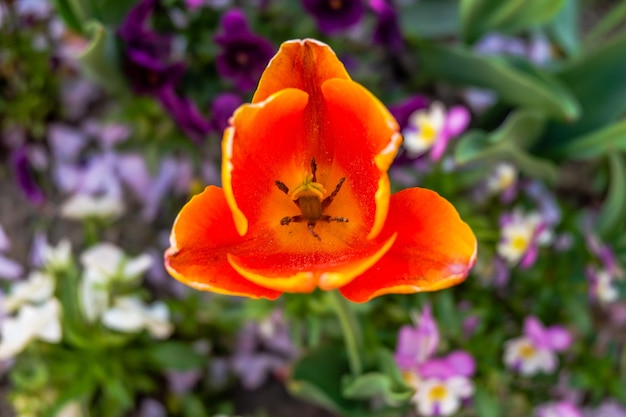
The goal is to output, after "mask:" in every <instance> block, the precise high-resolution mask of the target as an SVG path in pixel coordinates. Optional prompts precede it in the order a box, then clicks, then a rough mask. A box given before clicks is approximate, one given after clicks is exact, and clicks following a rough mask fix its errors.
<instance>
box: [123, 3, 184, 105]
mask: <svg viewBox="0 0 626 417" xmlns="http://www.w3.org/2000/svg"><path fill="white" fill-rule="evenodd" d="M157 3H158V0H141V1H140V2H139V3H138V4H137V5H136V6H135V7H133V8H132V9H131V10H130V12H129V13H128V15H127V16H126V19H124V22H123V23H122V26H121V27H120V28H119V30H118V36H119V37H120V39H121V40H122V41H123V42H124V52H125V54H124V57H125V60H124V63H123V64H124V70H125V72H126V73H127V75H128V77H129V78H130V80H131V83H132V87H133V89H134V90H135V91H136V92H138V93H140V94H147V95H153V94H156V93H157V92H158V91H160V90H161V89H162V88H163V86H167V85H175V84H177V83H178V81H179V80H180V78H181V77H182V75H183V72H184V66H183V65H182V64H181V63H170V56H171V50H172V37H171V36H169V35H163V34H160V33H157V32H155V31H153V30H152V29H150V28H148V27H147V26H148V25H147V24H148V20H149V19H150V17H151V16H152V13H153V11H154V8H155V7H156V4H157Z"/></svg>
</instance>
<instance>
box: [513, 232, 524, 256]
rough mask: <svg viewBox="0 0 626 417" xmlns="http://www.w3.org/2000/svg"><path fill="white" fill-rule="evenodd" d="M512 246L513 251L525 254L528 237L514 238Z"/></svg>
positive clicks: (519, 236)
mask: <svg viewBox="0 0 626 417" xmlns="http://www.w3.org/2000/svg"><path fill="white" fill-rule="evenodd" d="M511 246H512V247H513V249H515V250H517V251H519V252H524V251H525V250H526V248H527V247H528V239H527V238H526V236H521V235H517V236H513V238H512V239H511Z"/></svg>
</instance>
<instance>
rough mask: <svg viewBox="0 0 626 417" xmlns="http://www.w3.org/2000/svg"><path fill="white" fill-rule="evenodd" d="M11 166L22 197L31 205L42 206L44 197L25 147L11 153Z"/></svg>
mask: <svg viewBox="0 0 626 417" xmlns="http://www.w3.org/2000/svg"><path fill="white" fill-rule="evenodd" d="M11 166H12V167H13V172H14V173H15V178H16V180H17V184H18V185H19V187H20V189H21V190H22V193H23V194H24V196H25V197H26V198H27V199H28V200H29V201H30V202H31V203H33V204H37V205H39V204H42V203H43V202H44V200H45V197H44V194H43V191H41V188H40V187H39V185H38V184H37V181H36V180H35V175H34V170H33V165H32V163H31V160H30V158H29V154H28V147H27V146H26V145H23V146H20V147H19V148H17V149H15V150H14V151H13V152H12V153H11Z"/></svg>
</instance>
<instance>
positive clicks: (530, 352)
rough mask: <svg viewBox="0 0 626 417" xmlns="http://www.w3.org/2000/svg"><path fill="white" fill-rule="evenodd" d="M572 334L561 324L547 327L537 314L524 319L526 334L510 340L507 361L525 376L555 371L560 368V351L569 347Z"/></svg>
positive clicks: (506, 362) (512, 367)
mask: <svg viewBox="0 0 626 417" xmlns="http://www.w3.org/2000/svg"><path fill="white" fill-rule="evenodd" d="M571 344H572V336H571V335H570V333H569V332H568V331H567V330H566V329H565V328H564V327H561V326H550V327H544V325H543V324H542V323H541V322H540V321H539V319H537V318H536V317H533V316H530V317H527V318H526V320H525V321H524V335H523V336H521V337H518V338H516V339H512V340H509V341H508V342H506V345H505V348H504V363H505V364H506V365H507V366H508V367H509V368H511V369H513V370H514V371H517V372H519V373H520V374H522V375H526V376H531V375H534V374H537V373H539V372H542V371H543V372H547V373H551V372H553V371H554V370H555V369H556V366H557V363H558V358H557V356H556V352H562V351H564V350H566V349H567V348H568V347H569V346H570V345H571Z"/></svg>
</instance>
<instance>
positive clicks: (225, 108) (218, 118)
mask: <svg viewBox="0 0 626 417" xmlns="http://www.w3.org/2000/svg"><path fill="white" fill-rule="evenodd" d="M242 104H243V99H242V98H241V97H240V96H239V95H238V94H234V93H221V94H218V95H217V97H215V98H214V99H213V102H212V103H211V116H212V117H211V124H212V128H213V130H214V131H215V132H218V133H220V134H221V133H223V132H224V130H226V128H227V127H228V121H229V120H230V117H231V116H232V115H233V113H234V112H235V110H237V108H238V107H239V106H241V105H242Z"/></svg>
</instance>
